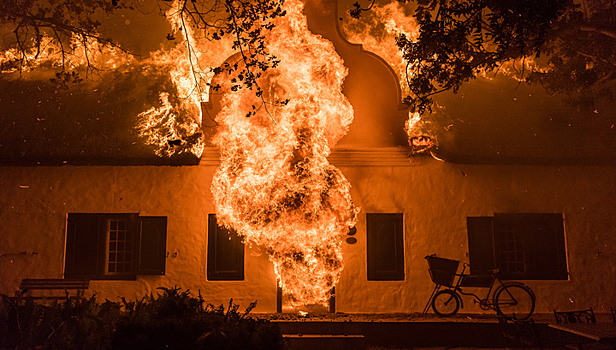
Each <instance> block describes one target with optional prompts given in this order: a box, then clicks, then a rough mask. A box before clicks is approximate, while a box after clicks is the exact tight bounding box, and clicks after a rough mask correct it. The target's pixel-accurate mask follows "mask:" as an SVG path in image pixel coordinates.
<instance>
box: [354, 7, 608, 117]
mask: <svg viewBox="0 0 616 350" xmlns="http://www.w3.org/2000/svg"><path fill="white" fill-rule="evenodd" d="M399 1H400V2H409V1H408V0H399ZM413 2H414V4H415V5H416V7H415V13H414V17H415V19H416V21H417V24H418V27H419V28H418V29H419V36H418V37H417V38H414V39H411V38H409V37H407V36H405V35H400V36H399V37H398V38H397V43H398V46H399V48H400V50H402V53H403V55H404V59H405V61H406V62H407V76H406V81H407V83H408V86H409V88H410V91H411V95H409V96H407V97H406V98H405V99H404V102H405V103H407V104H408V105H409V106H410V108H411V110H412V111H414V112H419V113H423V112H425V111H429V110H430V109H431V106H432V103H433V101H432V96H433V95H435V94H438V93H440V92H444V91H453V92H456V91H457V90H458V89H459V88H460V86H461V85H462V84H463V83H465V82H467V81H469V80H471V79H474V78H476V77H477V76H478V74H481V73H484V72H490V71H495V70H498V69H499V68H500V67H501V66H502V65H503V64H504V63H507V62H514V61H516V60H521V61H522V65H521V66H522V68H520V70H519V72H518V73H519V76H520V78H522V79H524V80H526V81H527V82H529V83H535V84H540V85H541V86H543V87H544V88H545V89H546V91H547V92H548V93H550V94H559V93H565V94H568V95H569V101H570V102H571V103H572V104H573V105H575V106H577V107H579V108H581V109H590V108H593V106H594V101H595V98H597V97H609V98H611V95H612V92H611V88H610V83H613V81H614V78H616V74H614V73H615V68H614V67H615V63H616V57H615V55H616V4H615V3H614V1H612V0H581V3H580V4H574V3H573V1H572V0H550V1H544V0H416V1H413ZM373 4H374V1H372V2H370V4H369V5H368V6H365V7H362V5H361V4H360V3H355V4H354V7H353V9H351V10H350V15H351V16H353V17H355V18H358V17H359V16H360V15H361V13H362V11H368V10H369V9H370V8H371V7H372V5H373ZM525 67H527V68H525Z"/></svg>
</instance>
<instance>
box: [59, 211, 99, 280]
mask: <svg viewBox="0 0 616 350" xmlns="http://www.w3.org/2000/svg"><path fill="white" fill-rule="evenodd" d="M100 232H101V227H100V220H99V215H98V214H68V220H67V230H66V255H65V261H64V265H65V268H64V277H65V278H95V277H97V276H100V275H102V271H101V268H102V266H101V264H100V261H101V258H103V257H102V256H101V250H104V244H105V242H104V237H103V241H102V242H101V236H102V235H101V234H100ZM101 243H102V244H103V245H102V246H101ZM103 260H104V259H103Z"/></svg>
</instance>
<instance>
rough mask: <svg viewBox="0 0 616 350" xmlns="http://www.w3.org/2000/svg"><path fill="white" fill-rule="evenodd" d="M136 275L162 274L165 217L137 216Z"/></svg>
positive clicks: (163, 270) (165, 230) (165, 229)
mask: <svg viewBox="0 0 616 350" xmlns="http://www.w3.org/2000/svg"><path fill="white" fill-rule="evenodd" d="M139 221H140V225H139V226H140V230H139V245H138V252H137V256H138V261H137V274H138V275H164V274H165V262H166V256H167V217H165V216H141V217H139Z"/></svg>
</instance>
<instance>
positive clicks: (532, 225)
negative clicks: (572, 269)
mask: <svg viewBox="0 0 616 350" xmlns="http://www.w3.org/2000/svg"><path fill="white" fill-rule="evenodd" d="M494 219H495V222H496V223H498V224H499V225H508V226H509V227H513V228H514V229H515V230H516V232H517V233H518V234H519V235H520V237H521V241H522V244H523V247H524V250H525V252H526V256H525V258H526V264H527V269H526V272H525V274H524V275H523V276H511V277H512V278H513V277H517V278H519V279H532V280H566V279H568V272H567V259H566V252H565V241H564V236H565V235H564V225H563V214H562V213H506V214H494Z"/></svg>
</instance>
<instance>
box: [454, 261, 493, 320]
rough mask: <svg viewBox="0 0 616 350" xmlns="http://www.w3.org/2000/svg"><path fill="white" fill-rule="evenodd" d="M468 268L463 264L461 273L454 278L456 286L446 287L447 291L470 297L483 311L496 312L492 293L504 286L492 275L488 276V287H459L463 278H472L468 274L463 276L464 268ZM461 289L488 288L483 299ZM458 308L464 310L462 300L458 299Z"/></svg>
mask: <svg viewBox="0 0 616 350" xmlns="http://www.w3.org/2000/svg"><path fill="white" fill-rule="evenodd" d="M467 267H468V264H466V263H464V265H463V266H462V272H460V273H459V274H456V276H457V277H458V279H457V281H456V284H455V285H454V286H452V287H447V289H450V290H454V291H455V292H457V293H458V294H460V295H467V296H472V297H473V299H474V301H475V302H476V303H478V304H479V307H481V308H482V309H484V310H488V309H491V310H496V308H495V306H494V303H493V302H492V298H491V297H492V296H494V293H496V291H497V290H498V289H499V288H500V287H501V286H503V285H504V283H503V281H502V280H501V279H500V278H498V277H497V276H495V275H494V274H492V275H490V278H491V282H490V285H489V286H488V287H483V286H461V284H462V281H463V280H464V278H465V277H466V278H469V277H472V275H469V274H464V271H466V268H467ZM463 287H466V288H488V292H487V294H486V296H485V298H481V297H480V296H479V295H477V294H475V293H472V292H464V291H463V290H462V288H463ZM460 308H462V309H463V308H464V300H463V299H462V298H460Z"/></svg>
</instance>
